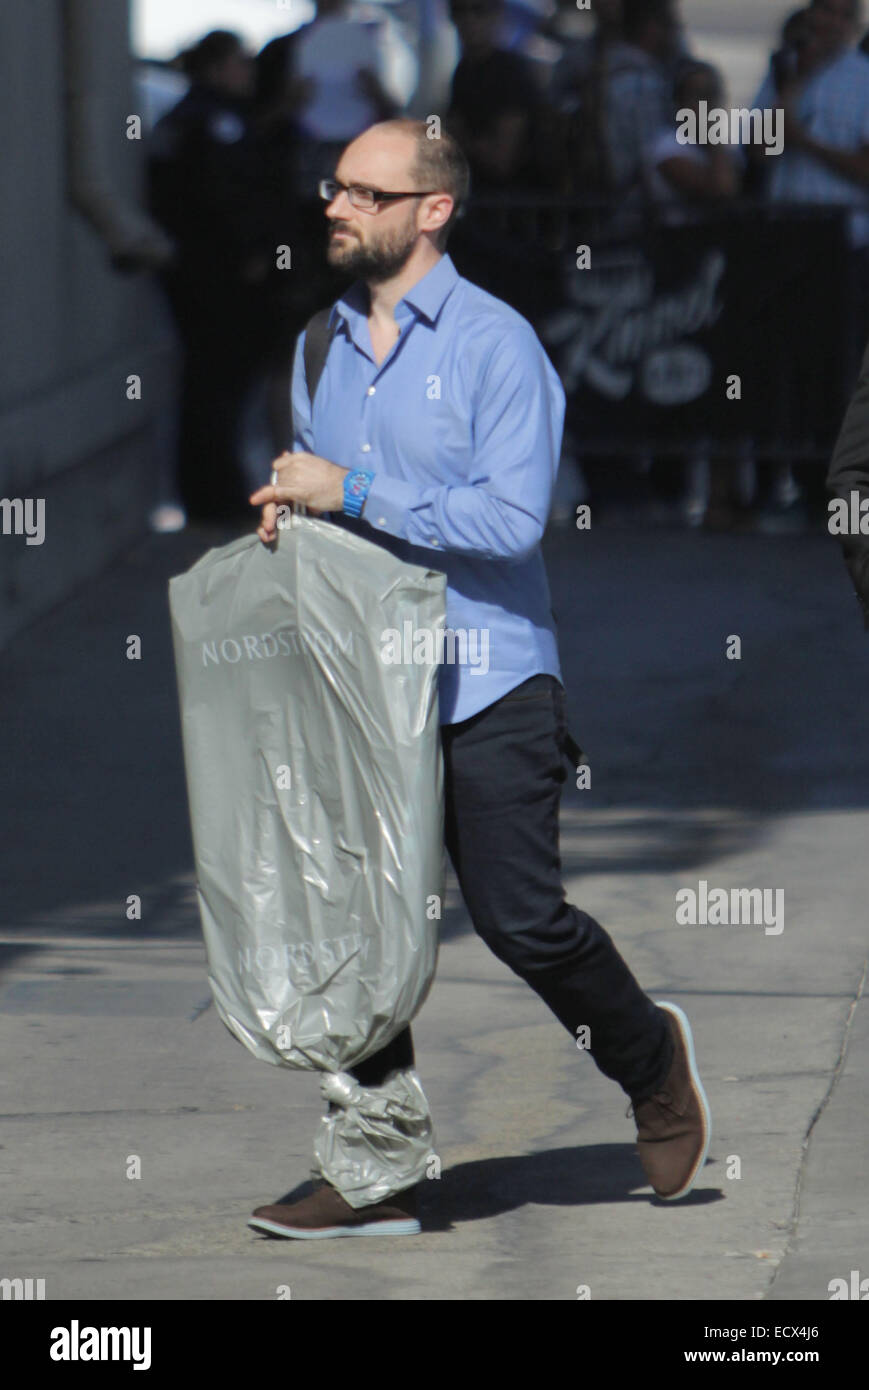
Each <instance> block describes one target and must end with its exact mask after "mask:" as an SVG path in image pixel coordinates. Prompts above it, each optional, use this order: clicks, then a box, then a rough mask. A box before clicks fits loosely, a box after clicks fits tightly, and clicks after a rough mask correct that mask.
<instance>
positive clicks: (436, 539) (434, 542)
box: [431, 536, 440, 545]
mask: <svg viewBox="0 0 869 1390" xmlns="http://www.w3.org/2000/svg"><path fill="white" fill-rule="evenodd" d="M431 543H432V545H439V544H440V542H439V541H438V538H437V536H432V538H431Z"/></svg>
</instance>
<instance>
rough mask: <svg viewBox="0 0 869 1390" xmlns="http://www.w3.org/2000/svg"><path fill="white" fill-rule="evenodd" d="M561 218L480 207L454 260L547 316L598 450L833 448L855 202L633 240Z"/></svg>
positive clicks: (527, 309)
mask: <svg viewBox="0 0 869 1390" xmlns="http://www.w3.org/2000/svg"><path fill="white" fill-rule="evenodd" d="M561 217H562V221H563V225H562V227H561V229H560V231H559V230H558V227H557V218H558V213H557V210H556V209H554V208H551V207H543V206H540V207H538V208H536V209H532V208H529V207H525V208H514V209H513V210H512V211H509V210H508V209H507V208H506V207H503V206H502V207H501V208H500V209H498V210H497V211H496V210H495V209H493V208H491V207H489V208H486V209H479V210H478V211H476V213H474V212H472V213H471V215H470V217H469V225H468V226H466V227H463V228H462V234H461V236H460V237H458V238H457V247H456V253H455V255H454V259H455V260H456V264H457V266H458V268H459V269H460V270H461V271H462V273H463V274H466V275H467V276H468V277H469V278H470V279H475V280H476V281H477V283H480V284H482V285H483V286H484V288H487V289H489V290H490V291H491V292H492V293H494V294H498V295H499V296H500V297H502V298H504V299H506V300H507V301H508V302H509V303H511V304H513V305H514V307H516V308H517V309H518V310H519V311H520V313H523V314H525V316H526V317H528V318H529V319H531V321H532V322H533V324H534V326H535V328H536V329H537V332H538V333H539V335H540V337H541V340H542V341H543V343H544V345H545V346H546V348H547V350H548V351H549V353H550V355H551V357H552V360H553V362H554V363H555V365H556V367H557V368H558V370H559V372H560V374H561V377H562V381H563V382H564V386H565V390H566V392H567V396H568V424H569V426H570V427H571V428H572V430H573V432H574V434H575V437H576V440H577V442H578V444H579V446H580V448H581V449H582V450H583V451H587V452H589V453H610V452H617V451H621V450H625V449H630V448H632V447H638V446H651V447H656V446H657V447H661V448H668V449H682V448H685V449H688V448H691V447H693V446H694V445H696V444H699V443H703V442H707V443H709V444H710V445H711V446H712V447H713V448H714V447H715V445H716V444H720V445H722V446H725V447H726V446H727V445H728V444H731V443H733V442H735V441H737V440H751V441H753V443H754V445H755V447H756V448H757V449H758V450H760V451H766V452H769V453H784V454H786V455H788V456H791V457H799V456H802V457H807V456H808V457H811V456H823V455H825V454H829V452H830V449H831V448H832V445H833V443H834V441H835V437H836V434H837V432H838V429H839V426H840V425H841V421H842V417H843V415H844V411H845V408H846V405H847V397H848V394H849V391H850V383H849V371H850V369H851V365H852V362H853V353H854V342H855V337H854V333H855V330H854V327H853V324H852V318H851V313H852V295H851V292H850V284H851V282H850V276H851V274H852V256H851V253H850V252H849V250H848V247H847V242H846V238H845V227H844V218H843V215H842V214H841V213H840V212H839V211H837V210H835V209H833V210H818V209H806V210H794V209H787V210H781V211H776V210H774V209H770V208H760V207H753V206H752V207H746V206H740V207H739V208H738V209H737V210H735V211H733V212H731V213H728V214H726V215H720V216H717V217H716V218H715V219H713V220H706V219H704V220H695V221H691V222H687V223H684V224H682V225H669V226H668V225H660V224H659V225H657V226H655V225H650V224H648V223H641V224H640V227H639V230H638V231H637V229H636V228H635V229H634V234H633V235H631V236H630V237H629V238H627V237H625V236H622V237H620V238H619V237H615V236H613V235H612V234H607V232H606V230H605V221H606V219H602V218H601V217H600V215H599V214H598V215H595V216H590V215H588V214H583V212H582V210H579V209H571V210H569V211H568V210H562V212H561ZM547 242H548V243H549V244H548V245H547ZM555 242H557V243H559V245H558V246H556V245H554V244H553V243H555ZM584 248H587V250H586V249H584Z"/></svg>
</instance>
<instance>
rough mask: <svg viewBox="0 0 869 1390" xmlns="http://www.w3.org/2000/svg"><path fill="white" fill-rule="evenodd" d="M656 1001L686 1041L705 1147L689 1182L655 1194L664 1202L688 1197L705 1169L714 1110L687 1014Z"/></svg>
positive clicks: (668, 1004)
mask: <svg viewBox="0 0 869 1390" xmlns="http://www.w3.org/2000/svg"><path fill="white" fill-rule="evenodd" d="M655 1003H656V1004H657V1006H658V1008H659V1009H664V1010H666V1012H668V1013H671V1014H672V1015H673V1017H674V1018H675V1019H676V1022H677V1023H678V1025H679V1031H680V1032H681V1034H682V1040H683V1042H684V1043H685V1051H686V1052H687V1054H688V1071H689V1074H690V1077H691V1084H692V1086H693V1087H694V1091H695V1094H696V1096H697V1099H698V1101H699V1102H700V1113H701V1115H702V1116H703V1149H702V1151H701V1153H700V1155H699V1157H698V1159H697V1162H696V1163H695V1164H694V1167H693V1168H692V1169H691V1172H690V1173H689V1175H688V1180H687V1182H685V1183H684V1184H683V1186H682V1187H680V1189H679V1191H678V1192H672V1193H671V1194H670V1196H669V1197H661V1196H660V1194H659V1193H656V1194H655V1195H656V1196H657V1197H658V1198H659V1200H660V1201H662V1202H677V1201H678V1200H679V1198H680V1197H687V1195H688V1193H689V1192H690V1191H691V1189H692V1187H693V1186H694V1184H695V1182H696V1181H697V1178H698V1177H699V1175H700V1173H701V1172H702V1171H703V1165H704V1163H705V1162H706V1156H707V1154H708V1153H709V1140H710V1139H711V1137H712V1112H711V1111H710V1109H709V1101H708V1100H707V1099H706V1092H705V1091H704V1089H703V1082H702V1081H701V1080H700V1073H699V1072H698V1070H697V1058H696V1056H695V1054H694V1038H693V1035H692V1033H691V1024H690V1023H689V1022H688V1018H687V1016H686V1014H685V1013H684V1012H683V1011H682V1010H681V1009H680V1008H679V1005H678V1004H670V1003H668V1002H667V1001H665V1000H663V999H656V1000H655Z"/></svg>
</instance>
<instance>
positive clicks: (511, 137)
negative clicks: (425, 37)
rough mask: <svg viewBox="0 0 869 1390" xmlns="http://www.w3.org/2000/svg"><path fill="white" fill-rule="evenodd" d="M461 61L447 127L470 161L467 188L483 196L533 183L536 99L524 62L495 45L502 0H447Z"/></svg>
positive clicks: (531, 80) (536, 93) (525, 60)
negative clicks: (469, 184) (459, 43)
mask: <svg viewBox="0 0 869 1390" xmlns="http://www.w3.org/2000/svg"><path fill="white" fill-rule="evenodd" d="M450 18H451V19H452V21H453V23H454V24H455V26H456V29H457V30H458V33H459V39H460V42H461V45H462V56H461V58H460V60H459V63H458V65H457V67H456V70H455V72H454V74H453V82H452V93H451V99H450V106H449V111H448V112H447V120H446V123H447V125H448V127H449V129H450V133H451V134H452V135H453V136H454V137H455V138H456V139H457V140H458V142H459V144H460V145H461V147H462V149H463V150H464V151H465V154H466V156H467V159H468V164H469V166H470V170H471V187H472V189H473V190H474V192H475V193H485V192H490V191H495V190H499V189H504V188H507V187H514V188H515V187H516V186H517V185H523V184H524V185H526V186H527V185H531V186H533V185H534V184H535V183H536V181H537V180H536V173H535V167H534V128H535V118H536V115H537V112H538V110H539V108H540V96H539V94H538V90H537V85H536V83H535V81H534V78H533V76H532V73H531V68H530V65H529V63H528V61H527V59H525V58H523V57H522V56H521V55H520V54H518V53H510V52H507V51H506V50H504V49H501V48H498V46H497V33H498V26H499V23H500V20H501V3H500V0H451V4H450Z"/></svg>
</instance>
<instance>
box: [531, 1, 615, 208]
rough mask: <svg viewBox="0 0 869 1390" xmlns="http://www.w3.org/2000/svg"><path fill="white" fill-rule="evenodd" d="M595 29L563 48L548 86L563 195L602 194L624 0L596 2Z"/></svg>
mask: <svg viewBox="0 0 869 1390" xmlns="http://www.w3.org/2000/svg"><path fill="white" fill-rule="evenodd" d="M592 12H593V15H594V25H595V27H594V30H593V32H592V33H591V34H587V35H584V36H583V37H581V38H578V39H573V40H572V41H571V42H569V43H567V44H566V45H565V46H564V52H563V54H562V57H561V59H560V60H559V62H558V63H557V64H556V67H555V70H554V71H553V74H552V80H551V83H550V86H549V92H548V97H549V102H550V104H551V106H552V108H553V109H554V111H556V112H558V113H559V115H560V116H561V122H560V131H559V132H558V133H557V134H555V137H554V143H555V145H556V148H557V149H558V150H559V153H561V155H562V157H563V160H564V174H563V175H562V177H561V179H560V180H559V182H560V184H561V187H562V190H563V191H564V192H565V193H578V194H580V195H582V194H586V195H589V194H593V193H597V194H599V195H604V194H605V193H606V192H607V191H608V184H609V180H608V178H607V174H606V164H605V160H604V149H605V137H604V109H605V101H604V94H605V90H606V87H605V83H606V74H607V71H608V66H609V53H610V49H611V47H612V45H613V44H615V43H617V42H619V41H620V40H621V39H622V0H593V4H592Z"/></svg>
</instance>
